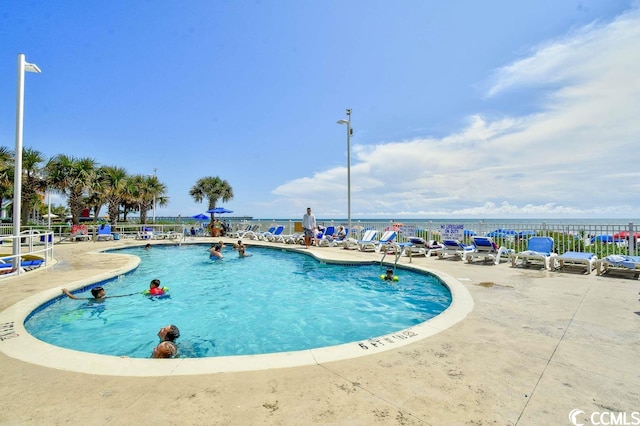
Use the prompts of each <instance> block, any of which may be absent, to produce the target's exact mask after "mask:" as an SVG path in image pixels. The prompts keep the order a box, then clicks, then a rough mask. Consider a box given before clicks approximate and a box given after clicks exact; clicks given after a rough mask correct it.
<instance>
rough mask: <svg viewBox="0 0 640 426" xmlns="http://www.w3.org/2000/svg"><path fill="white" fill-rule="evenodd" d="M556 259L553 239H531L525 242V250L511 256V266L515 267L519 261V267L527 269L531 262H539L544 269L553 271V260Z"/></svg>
mask: <svg viewBox="0 0 640 426" xmlns="http://www.w3.org/2000/svg"><path fill="white" fill-rule="evenodd" d="M557 257H558V255H557V254H556V253H554V252H553V238H550V237H531V238H529V241H527V249H526V250H525V251H522V252H520V253H516V254H513V255H512V256H511V266H514V267H515V266H517V265H518V260H521V266H524V267H528V266H530V265H531V262H532V261H534V262H541V263H542V265H543V266H544V267H545V269H555V266H556V265H555V259H556V258H557Z"/></svg>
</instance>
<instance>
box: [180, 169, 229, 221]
mask: <svg viewBox="0 0 640 426" xmlns="http://www.w3.org/2000/svg"><path fill="white" fill-rule="evenodd" d="M189 195H191V196H192V197H193V199H194V200H195V201H196V202H198V203H201V202H202V201H203V200H204V199H205V198H206V199H207V200H208V202H209V208H208V210H212V209H215V208H216V204H217V203H218V200H222V202H223V203H226V202H227V201H229V200H232V199H233V189H232V188H231V185H229V182H227V181H226V180H222V179H220V178H219V177H218V176H207V177H203V178H200V179H198V181H197V182H196V184H195V185H193V186H192V187H191V189H190V190H189ZM211 218H212V219H213V213H212V214H211Z"/></svg>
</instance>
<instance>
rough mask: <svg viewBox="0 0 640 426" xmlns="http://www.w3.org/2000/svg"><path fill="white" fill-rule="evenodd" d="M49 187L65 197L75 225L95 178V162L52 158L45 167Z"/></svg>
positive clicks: (82, 159) (81, 159) (64, 157)
mask: <svg viewBox="0 0 640 426" xmlns="http://www.w3.org/2000/svg"><path fill="white" fill-rule="evenodd" d="M46 170H47V174H48V176H49V184H50V185H51V187H52V188H53V189H54V190H55V191H57V192H59V193H61V194H63V195H66V197H67V202H68V203H69V209H70V210H71V217H72V222H73V224H74V225H77V224H78V223H79V222H80V220H79V218H80V215H81V214H82V209H83V208H84V197H85V196H87V195H88V193H89V189H90V188H91V185H93V182H94V179H95V176H96V161H95V160H93V159H92V158H75V157H69V156H68V155H65V154H59V155H56V156H55V157H53V158H52V159H51V160H50V161H49V163H48V164H47V166H46Z"/></svg>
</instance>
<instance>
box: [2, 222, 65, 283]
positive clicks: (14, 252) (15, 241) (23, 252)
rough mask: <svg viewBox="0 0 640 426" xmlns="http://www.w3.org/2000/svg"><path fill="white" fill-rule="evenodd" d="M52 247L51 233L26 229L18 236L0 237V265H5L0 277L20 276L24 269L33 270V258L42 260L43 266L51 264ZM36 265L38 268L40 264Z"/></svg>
mask: <svg viewBox="0 0 640 426" xmlns="http://www.w3.org/2000/svg"><path fill="white" fill-rule="evenodd" d="M3 228H4V227H3ZM2 232H3V233H6V229H2ZM53 247H54V243H53V232H47V231H43V232H40V231H38V230H29V229H27V230H24V231H22V232H21V233H20V235H18V236H14V235H2V236H0V250H2V254H1V258H0V264H2V265H7V266H6V267H4V266H3V267H2V268H0V277H6V276H10V275H20V274H21V273H23V272H25V269H27V268H33V267H34V259H35V258H38V259H43V260H44V261H45V264H46V262H51V261H52V260H53ZM3 248H4V250H3ZM30 256H31V257H30ZM38 262H41V260H39V261H38ZM9 265H11V266H9ZM37 265H38V267H39V266H40V263H37Z"/></svg>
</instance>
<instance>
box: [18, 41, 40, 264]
mask: <svg viewBox="0 0 640 426" xmlns="http://www.w3.org/2000/svg"><path fill="white" fill-rule="evenodd" d="M25 70H26V71H32V72H38V73H39V72H40V69H39V68H38V67H37V66H36V65H35V64H27V63H26V62H25V60H24V54H23V53H19V54H18V94H17V96H16V152H15V173H14V177H13V236H14V240H13V255H14V256H15V258H14V259H13V267H14V268H15V269H16V270H17V272H18V274H20V210H21V203H22V129H23V124H22V123H23V114H24V72H25Z"/></svg>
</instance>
